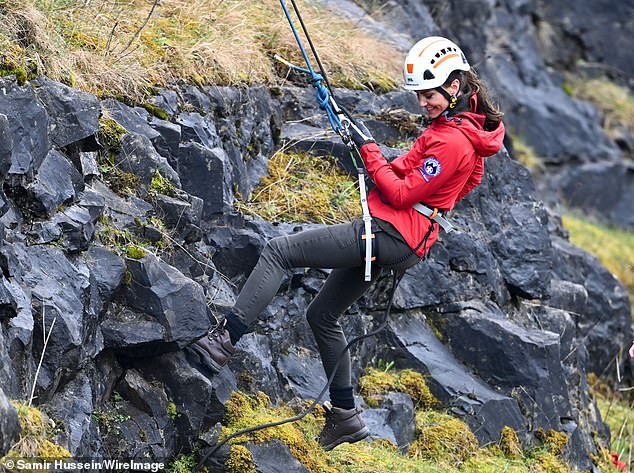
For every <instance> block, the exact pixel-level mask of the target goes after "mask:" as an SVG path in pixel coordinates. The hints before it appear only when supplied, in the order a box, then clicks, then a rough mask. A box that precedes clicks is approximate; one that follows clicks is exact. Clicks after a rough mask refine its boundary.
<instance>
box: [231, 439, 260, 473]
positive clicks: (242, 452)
mask: <svg viewBox="0 0 634 473" xmlns="http://www.w3.org/2000/svg"><path fill="white" fill-rule="evenodd" d="M225 471H226V472H227V473H256V471H257V470H256V469H255V462H254V461H253V456H252V455H251V452H250V451H249V449H247V448H246V447H244V446H242V445H232V446H231V448H230V449H229V456H228V458H227V461H226V462H225Z"/></svg>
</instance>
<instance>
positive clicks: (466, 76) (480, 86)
mask: <svg viewBox="0 0 634 473" xmlns="http://www.w3.org/2000/svg"><path fill="white" fill-rule="evenodd" d="M456 79H458V81H460V87H461V91H462V93H463V94H465V95H467V96H471V94H474V93H475V94H476V96H477V97H478V107H477V109H476V110H475V112H476V113H479V114H481V115H484V116H485V117H486V121H487V125H488V126H487V127H486V128H491V129H494V128H496V127H497V125H498V123H500V122H501V121H502V116H503V115H504V114H503V113H502V111H501V110H500V107H499V106H498V104H496V103H495V102H494V101H493V100H492V99H491V96H490V95H489V91H488V90H487V87H486V85H485V83H484V82H483V81H482V80H481V79H480V77H478V74H477V73H476V72H475V71H474V70H473V68H471V70H469V71H466V72H465V71H453V72H452V73H451V74H449V77H448V78H447V81H446V82H445V84H444V86H446V87H448V86H449V85H450V84H451V83H452V82H453V81H454V80H456Z"/></svg>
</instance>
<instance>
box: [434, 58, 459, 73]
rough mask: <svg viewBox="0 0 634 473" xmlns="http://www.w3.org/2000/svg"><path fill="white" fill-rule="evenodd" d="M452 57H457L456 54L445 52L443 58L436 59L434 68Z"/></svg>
mask: <svg viewBox="0 0 634 473" xmlns="http://www.w3.org/2000/svg"><path fill="white" fill-rule="evenodd" d="M452 57H458V54H447V55H446V56H445V57H444V58H442V59H441V60H440V61H438V62H437V63H436V64H434V69H436V68H437V67H438V66H440V65H441V64H442V63H443V62H445V61H446V60H447V59H450V58H452Z"/></svg>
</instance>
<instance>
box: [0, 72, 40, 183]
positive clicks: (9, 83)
mask: <svg viewBox="0 0 634 473" xmlns="http://www.w3.org/2000/svg"><path fill="white" fill-rule="evenodd" d="M0 89H2V91H3V93H2V94H0V114H2V115H5V116H6V117H7V118H8V117H10V120H9V123H8V128H9V132H10V136H11V138H9V137H8V136H6V135H4V134H3V136H4V137H6V141H5V140H2V141H1V142H0V143H2V144H1V145H0V150H2V154H4V155H9V154H10V156H11V158H10V160H9V161H8V163H10V166H9V169H8V170H7V174H8V175H10V176H11V177H12V178H13V179H20V178H26V179H27V180H29V179H30V178H31V177H32V176H33V173H34V171H35V170H36V169H38V168H39V167H40V164H41V163H42V161H44V158H45V157H46V155H47V154H48V152H49V150H50V141H49V138H48V116H47V114H46V110H45V109H44V107H42V105H41V104H40V103H39V102H38V100H37V98H36V96H35V93H34V92H33V88H32V87H31V86H30V85H29V84H26V85H23V86H20V85H18V84H17V83H16V82H15V79H12V78H11V77H2V78H0ZM5 129H6V128H5ZM6 162H7V161H4V160H3V163H6ZM5 169H6V164H3V165H2V166H0V170H2V171H4V170H5ZM3 177H4V174H3Z"/></svg>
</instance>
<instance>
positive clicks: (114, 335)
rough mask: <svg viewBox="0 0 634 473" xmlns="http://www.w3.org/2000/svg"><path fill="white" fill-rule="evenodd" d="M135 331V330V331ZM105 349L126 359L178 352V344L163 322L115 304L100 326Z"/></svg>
mask: <svg viewBox="0 0 634 473" xmlns="http://www.w3.org/2000/svg"><path fill="white" fill-rule="evenodd" d="M132 328H134V330H132ZM100 329H101V332H102V333H103V337H104V346H105V347H106V348H109V349H111V350H114V351H115V352H116V353H121V354H123V355H126V356H152V355H157V354H160V353H163V352H167V351H174V350H175V349H176V347H175V346H174V343H169V342H166V341H165V340H166V339H168V338H169V335H168V334H167V330H166V328H165V327H164V326H163V325H161V323H160V322H158V321H156V320H153V319H150V318H148V317H147V316H144V314H142V313H139V312H135V311H133V310H130V309H128V308H127V307H120V306H119V305H116V304H113V305H112V306H110V307H109V308H108V312H107V313H106V315H105V317H104V320H103V321H102V322H101V324H100Z"/></svg>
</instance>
